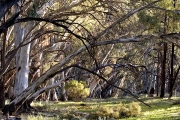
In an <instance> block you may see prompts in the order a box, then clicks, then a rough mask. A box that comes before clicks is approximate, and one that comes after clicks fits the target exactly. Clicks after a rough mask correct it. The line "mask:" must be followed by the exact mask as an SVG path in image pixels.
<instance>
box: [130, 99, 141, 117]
mask: <svg viewBox="0 0 180 120" xmlns="http://www.w3.org/2000/svg"><path fill="white" fill-rule="evenodd" d="M129 111H130V116H138V115H140V113H141V106H140V105H139V104H138V103H135V102H132V103H130V104H129Z"/></svg>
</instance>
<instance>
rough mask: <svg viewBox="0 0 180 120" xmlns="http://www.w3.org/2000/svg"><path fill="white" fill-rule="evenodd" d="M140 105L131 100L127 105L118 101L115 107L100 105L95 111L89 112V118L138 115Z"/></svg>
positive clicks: (116, 117)
mask: <svg viewBox="0 0 180 120" xmlns="http://www.w3.org/2000/svg"><path fill="white" fill-rule="evenodd" d="M140 112H141V106H140V105H139V104H138V103H135V102H132V103H130V104H129V105H126V104H122V103H120V104H119V105H118V106H116V107H107V106H102V107H100V108H98V109H97V111H96V112H95V113H91V114H90V118H91V119H97V118H98V117H102V118H104V117H105V118H115V119H119V118H126V117H135V116H138V115H140Z"/></svg>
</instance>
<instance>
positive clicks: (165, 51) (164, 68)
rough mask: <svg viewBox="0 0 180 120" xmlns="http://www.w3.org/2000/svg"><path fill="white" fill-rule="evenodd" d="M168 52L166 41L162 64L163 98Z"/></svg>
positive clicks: (162, 95) (161, 95) (162, 94)
mask: <svg viewBox="0 0 180 120" xmlns="http://www.w3.org/2000/svg"><path fill="white" fill-rule="evenodd" d="M166 53H167V43H165V42H164V55H163V60H162V64H161V94H160V97H161V98H163V97H164V95H165V81H166Z"/></svg>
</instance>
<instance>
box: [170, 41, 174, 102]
mask: <svg viewBox="0 0 180 120" xmlns="http://www.w3.org/2000/svg"><path fill="white" fill-rule="evenodd" d="M173 61H174V44H173V43H172V53H171V64H170V75H169V99H171V97H172V95H173V86H174V84H173V83H174V81H175V80H174V79H175V78H174V75H173V74H174V68H173V65H174V64H173Z"/></svg>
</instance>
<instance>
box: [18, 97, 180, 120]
mask: <svg viewBox="0 0 180 120" xmlns="http://www.w3.org/2000/svg"><path fill="white" fill-rule="evenodd" d="M141 99H142V100H143V101H144V102H146V103H148V104H149V105H150V106H151V108H149V107H148V106H145V105H144V104H142V103H139V102H138V101H136V100H135V99H133V98H132V97H126V98H110V99H104V100H99V99H86V100H85V101H82V102H60V101H59V102H45V101H36V102H33V103H32V104H31V105H32V106H33V107H34V108H36V110H37V111H32V112H31V113H24V114H22V115H21V118H22V119H23V120H53V119H54V120H60V119H62V118H66V119H72V118H73V119H76V120H80V119H83V118H87V116H88V115H89V114H90V115H91V113H94V112H96V111H97V109H98V108H99V107H102V106H106V107H111V108H114V107H116V106H118V105H119V104H120V103H123V104H129V103H131V102H132V101H135V102H138V103H139V105H140V106H141V109H142V110H141V113H140V115H139V116H137V117H130V118H122V120H123V119H124V120H137V119H138V120H154V119H156V120H162V119H163V120H173V119H180V97H173V98H172V99H170V100H169V99H167V98H164V99H161V98H158V97H145V96H143V97H141Z"/></svg>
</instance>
